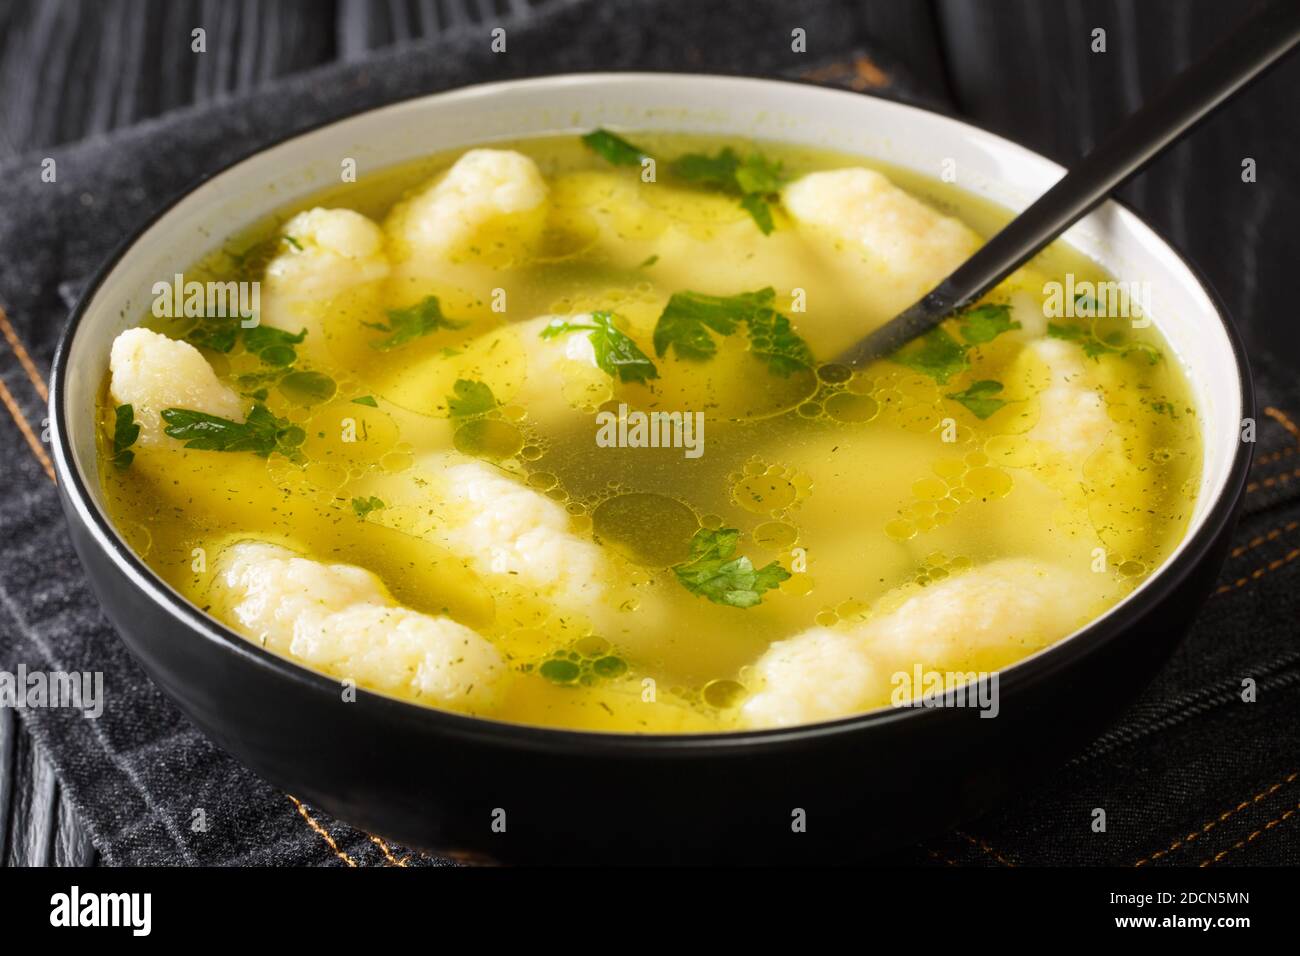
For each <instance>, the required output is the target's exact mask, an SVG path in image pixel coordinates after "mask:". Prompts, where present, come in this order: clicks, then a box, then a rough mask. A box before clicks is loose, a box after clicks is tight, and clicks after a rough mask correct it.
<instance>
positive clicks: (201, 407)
mask: <svg viewBox="0 0 1300 956" xmlns="http://www.w3.org/2000/svg"><path fill="white" fill-rule="evenodd" d="M108 366H109V385H108V392H109V396H110V398H111V399H112V400H113V403H114V404H115V405H130V406H131V407H132V410H133V412H134V415H135V420H136V421H137V422H138V423H139V425H140V438H139V444H141V445H143V446H151V445H163V444H167V443H169V442H171V443H175V444H179V442H177V441H176V439H173V438H168V437H167V435H166V434H165V433H164V431H163V428H164V427H165V426H164V424H163V421H162V417H161V413H162V411H163V409H166V408H187V409H190V410H192V411H196V412H206V413H207V414H209V415H218V416H220V417H222V418H229V419H232V420H234V421H241V422H242V421H243V420H244V412H243V403H242V401H241V400H240V398H239V395H237V394H236V393H235V392H234V391H233V390H232V389H230V388H229V387H227V386H226V385H223V384H222V383H221V381H220V380H219V379H218V378H217V375H216V373H215V372H214V371H213V370H212V366H210V365H209V364H208V362H207V359H205V358H204V357H203V355H202V354H201V353H200V352H199V350H198V349H196V348H195V347H194V346H192V345H190V344H189V343H188V342H182V341H179V340H178V339H169V338H168V337H167V336H165V335H160V334H159V333H157V332H152V331H150V330H149V329H128V330H127V331H125V332H123V333H122V334H121V335H119V336H118V337H117V338H116V339H115V340H114V341H113V348H112V350H111V352H110V353H109V359H108Z"/></svg>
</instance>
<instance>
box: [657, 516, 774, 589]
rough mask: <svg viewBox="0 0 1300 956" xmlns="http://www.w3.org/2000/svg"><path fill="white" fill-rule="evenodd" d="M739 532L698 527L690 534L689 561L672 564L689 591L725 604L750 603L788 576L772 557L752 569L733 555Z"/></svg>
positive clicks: (748, 563)
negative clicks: (768, 561) (693, 534)
mask: <svg viewBox="0 0 1300 956" xmlns="http://www.w3.org/2000/svg"><path fill="white" fill-rule="evenodd" d="M739 539H740V532H739V531H737V530H736V529H735V528H719V529H717V530H711V529H709V528H701V529H700V530H699V531H697V532H695V536H694V537H693V538H691V557H690V560H689V561H686V562H683V563H682V564H678V565H675V566H674V567H673V573H674V574H675V575H677V580H678V581H680V582H681V583H682V586H683V587H685V588H686V590H688V591H690V592H691V593H692V594H695V595H698V596H699V597H704V598H708V599H709V600H710V601H712V602H713V603H714V604H724V605H726V606H728V607H739V608H746V607H753V606H754V605H756V604H759V603H760V602H761V601H762V600H763V593H764V592H765V591H770V590H771V589H772V588H774V587H777V586H778V585H779V584H780V583H781V582H782V581H784V580H786V579H787V578H788V577H790V572H789V571H787V570H786V569H785V568H783V567H781V565H780V564H778V563H777V562H775V561H773V562H772V563H770V564H768V565H766V566H765V567H762V568H759V569H757V570H756V569H755V568H754V565H753V563H752V562H751V561H750V560H749V558H746V557H743V556H742V557H739V558H737V557H733V555H735V553H736V543H737V541H738V540H739Z"/></svg>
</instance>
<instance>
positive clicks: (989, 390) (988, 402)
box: [948, 379, 1007, 419]
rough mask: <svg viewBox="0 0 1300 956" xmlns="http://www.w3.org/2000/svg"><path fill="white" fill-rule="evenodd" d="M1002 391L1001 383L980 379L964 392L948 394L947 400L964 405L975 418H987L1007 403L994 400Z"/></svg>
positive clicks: (998, 399) (997, 399)
mask: <svg viewBox="0 0 1300 956" xmlns="http://www.w3.org/2000/svg"><path fill="white" fill-rule="evenodd" d="M1001 391H1002V383H1001V382H995V381H992V380H991V379H982V380H981V381H978V382H975V383H973V384H972V385H971V386H970V387H969V388H967V389H966V390H965V391H961V392H949V393H948V398H951V399H953V400H954V401H957V402H960V403H961V404H962V405H965V406H966V407H967V408H968V409H970V412H971V414H972V415H974V416H975V417H976V418H980V419H984V418H988V417H989V416H990V415H992V414H993V413H994V412H996V411H997V410H998V409H999V408H1001V407H1002V406H1004V405H1006V404H1007V403H1006V402H1005V401H1003V400H1002V399H1000V398H995V397H994V396H996V395H997V394H998V393H999V392H1001Z"/></svg>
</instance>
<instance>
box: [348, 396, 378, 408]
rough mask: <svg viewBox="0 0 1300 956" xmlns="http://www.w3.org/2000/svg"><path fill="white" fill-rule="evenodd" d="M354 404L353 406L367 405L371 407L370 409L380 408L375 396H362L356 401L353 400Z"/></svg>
mask: <svg viewBox="0 0 1300 956" xmlns="http://www.w3.org/2000/svg"><path fill="white" fill-rule="evenodd" d="M352 404H353V405H367V406H369V407H370V408H378V407H379V403H378V402H377V401H375V396H373V395H362V396H361V397H360V398H354V399H352Z"/></svg>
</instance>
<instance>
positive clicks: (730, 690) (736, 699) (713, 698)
mask: <svg viewBox="0 0 1300 956" xmlns="http://www.w3.org/2000/svg"><path fill="white" fill-rule="evenodd" d="M747 693H748V692H747V691H746V689H745V685H744V684H741V683H739V682H737V681H734V680H725V679H723V680H711V681H709V682H708V683H707V684H705V685H704V689H703V690H702V691H701V692H700V697H701V698H702V699H703V700H704V703H706V704H708V705H709V706H710V707H716V708H718V710H726V709H727V708H728V707H735V706H736V705H737V704H739V703H740V702H741V701H742V700H744V699H745V695H746V694H747Z"/></svg>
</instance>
